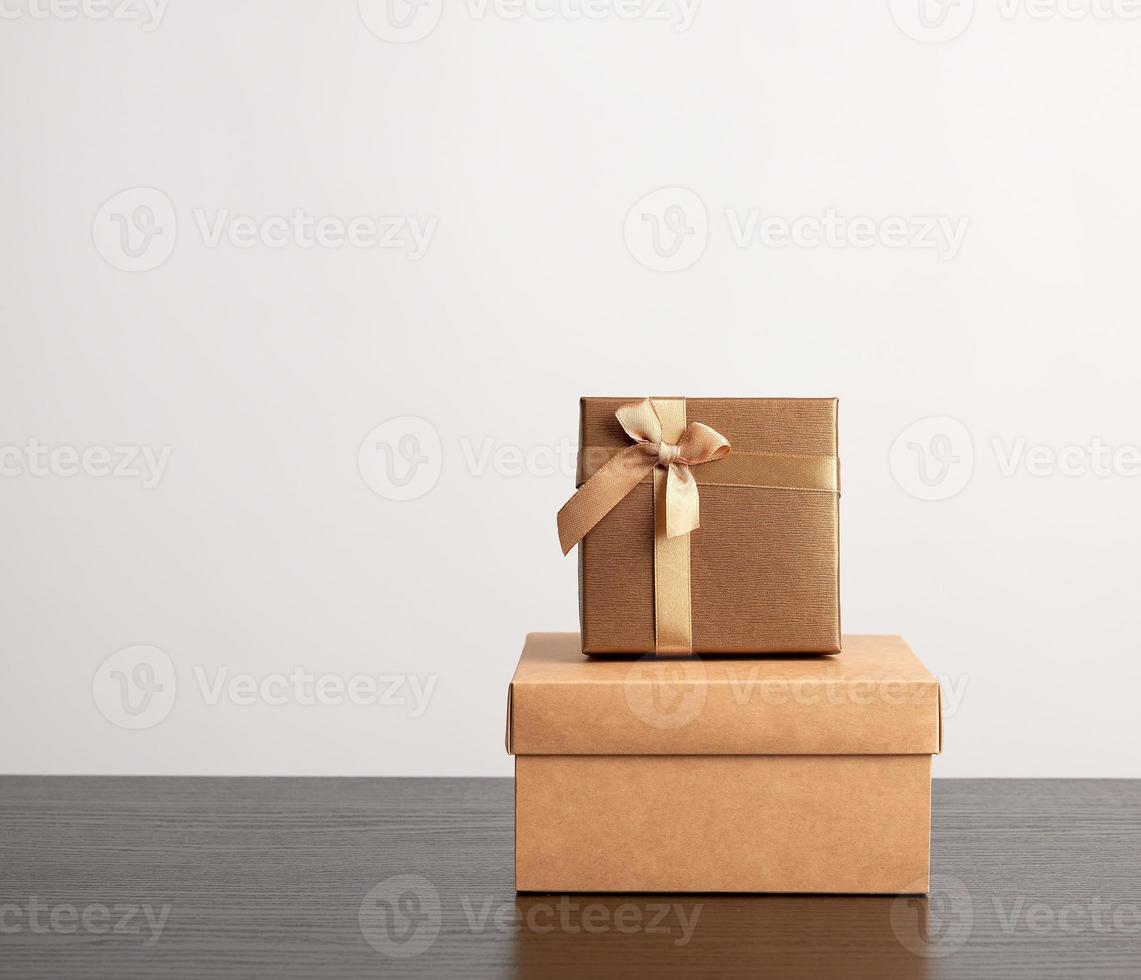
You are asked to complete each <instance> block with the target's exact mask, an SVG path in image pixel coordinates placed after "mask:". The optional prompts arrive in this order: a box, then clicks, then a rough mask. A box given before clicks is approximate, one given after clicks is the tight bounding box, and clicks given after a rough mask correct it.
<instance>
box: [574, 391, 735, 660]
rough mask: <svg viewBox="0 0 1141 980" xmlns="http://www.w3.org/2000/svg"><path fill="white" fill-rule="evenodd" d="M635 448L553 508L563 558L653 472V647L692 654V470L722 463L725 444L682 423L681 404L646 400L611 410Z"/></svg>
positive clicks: (695, 500)
mask: <svg viewBox="0 0 1141 980" xmlns="http://www.w3.org/2000/svg"><path fill="white" fill-rule="evenodd" d="M614 414H615V416H616V417H617V419H618V422H619V424H620V425H621V426H622V428H623V429H624V430H625V432H626V435H628V436H629V437H630V438H631V439H633V440H634V445H632V446H627V447H626V448H625V449H622V450H619V451H618V452H617V453H616V454H614V455H613V456H611V457H610V459H608V460H607V461H606V462H605V463H603V464H602V465H601V466H600V467H599V468H598V470H597V471H596V472H594V473H593V474H592V475H591V476H590V478H589V479H587V480H586V482H585V483H583V485H582V486H581V487H579V489H578V492H577V493H575V495H574V496H573V497H571V499H570V500H568V501H567V502H566V504H564V505H563V508H562V510H560V511H559V517H558V525H559V543H560V544H561V545H562V549H563V554H564V555H565V554H566V553H567V552H568V551H570V550H571V548H573V547H574V546H575V545H576V544H578V543H579V541H581V540H582V539H583V538H584V537H585V536H586V534H587V533H588V532H589V531H590V529H591V528H593V527H594V525H595V524H597V523H598V522H599V521H600V520H602V518H603V517H605V516H606V515H607V514H609V513H610V511H611V510H613V509H614V508H615V507H616V506H617V505H618V503H619V501H621V500H622V499H623V498H624V497H625V496H626V495H627V494H628V493H629V492H630V491H631V490H633V489H634V487H636V486H637V485H638V484H639V483H641V482H642V480H644V479H645V478H646V477H647V476H649V475H650V473H651V472H652V473H653V475H654V649H655V651H656V652H657V654H658V655H659V656H688V655H689V654H690V653H692V652H693V616H692V611H691V607H690V591H689V532H690V531H693V530H695V529H696V528H698V527H700V526H701V511H700V500H699V496H698V492H697V483H696V481H695V480H694V479H693V474H691V473H690V471H689V468H690V467H691V466H697V465H699V464H701V463H710V462H712V461H714V460H718V459H722V458H724V457H725V456H726V455H728V453H729V440H728V439H726V438H725V437H724V436H723V435H721V433H719V432H716V431H715V430H713V429H711V428H710V427H709V426H707V425H703V424H702V423H700V422H694V423H692V424H691V425H686V421H685V399H683V398H662V399H658V401H657V403H655V402H654V401H652V400H651V399H649V398H643V399H642V400H641V401H640V402H630V403H629V404H626V405H622V406H620V407H619V408H618V410H617V411H616V412H615V413H614Z"/></svg>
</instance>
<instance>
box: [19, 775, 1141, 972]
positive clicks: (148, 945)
mask: <svg viewBox="0 0 1141 980" xmlns="http://www.w3.org/2000/svg"><path fill="white" fill-rule="evenodd" d="M511 808H512V782H511V781H510V780H506V779H498V780H496V779H420V780H413V779H187V778H71V777H65V778H41V777H3V778H0V975H2V976H6V977H9V976H10V977H28V978H37V977H84V978H102V977H168V976H179V977H202V978H221V977H254V976H264V977H334V978H336V977H404V976H408V977H433V978H437V977H448V976H457V977H510V976H522V977H551V976H555V977H559V976H567V977H572V976H573V977H605V976H647V977H650V976H653V977H667V976H674V975H677V976H703V975H705V976H724V977H736V976H740V977H868V978H872V977H875V978H893V977H908V978H914V977H933V978H939V977H956V978H958V977H987V978H1002V977H1025V978H1051V977H1066V978H1070V977H1121V978H1131V980H1132V978H1137V977H1141V782H1135V781H1113V780H1106V781H1103V780H952V781H942V782H940V781H936V784H935V789H934V814H935V816H934V854H933V874H934V882H933V889H932V894H931V895H930V897H928V898H926V899H916V898H900V899H892V898H875V897H860V896H851V897H846V896H845V897H816V896H801V897H790V896H748V897H741V896H733V897H729V896H710V895H678V896H660V895H655V896H641V897H639V896H634V895H569V896H567V895H525V896H516V895H515V893H514V891H513V883H512V809H511Z"/></svg>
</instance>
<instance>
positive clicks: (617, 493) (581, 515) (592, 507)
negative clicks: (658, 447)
mask: <svg viewBox="0 0 1141 980" xmlns="http://www.w3.org/2000/svg"><path fill="white" fill-rule="evenodd" d="M656 463H657V459H656V457H654V456H650V455H649V454H647V452H646V451H645V449H644V448H643V447H642V446H640V445H634V446H627V447H626V448H625V449H623V450H622V451H621V452H620V453H618V454H617V455H616V456H614V457H613V458H612V459H611V460H610V461H609V462H607V463H606V465H605V466H603V467H602V468H601V469H600V470H598V472H597V473H595V474H594V476H592V477H591V478H590V479H589V480H587V481H586V483H584V484H583V485H582V486H581V487H579V488H578V490H577V492H576V493H575V495H574V496H573V497H571V499H570V500H568V501H567V502H566V503H565V504H563V507H562V510H560V511H559V516H558V526H559V544H560V545H561V546H562V549H563V554H564V555H565V554H567V552H569V551H570V550H571V548H573V547H574V546H575V545H576V544H578V543H579V542H580V541H581V540H582V539H583V538H584V537H586V535H587V533H588V532H589V531H590V529H591V528H593V527H594V525H595V524H597V523H598V522H599V521H600V520H602V518H604V517H605V516H606V515H607V514H609V513H610V512H611V511H612V510H613V509H614V508H615V507H616V506H618V503H619V502H620V501H621V500H622V499H623V498H624V497H625V496H626V495H627V494H628V493H629V492H630V491H631V490H633V489H634V487H636V486H637V485H638V484H639V483H641V482H642V480H644V479H645V478H646V475H647V474H648V473H649V472H650V470H652V469H653V468H654V465H655V464H656Z"/></svg>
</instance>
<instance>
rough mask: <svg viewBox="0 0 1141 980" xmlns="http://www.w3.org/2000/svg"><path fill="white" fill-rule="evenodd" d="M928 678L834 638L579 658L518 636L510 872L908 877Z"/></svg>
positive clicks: (899, 643) (819, 882) (692, 883)
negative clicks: (794, 650) (755, 653)
mask: <svg viewBox="0 0 1141 980" xmlns="http://www.w3.org/2000/svg"><path fill="white" fill-rule="evenodd" d="M941 747H942V720H941V713H940V692H939V685H938V683H937V681H936V680H935V678H934V677H933V676H932V675H931V674H930V673H929V672H928V671H927V669H926V668H925V667H924V666H923V665H922V664H921V663H920V662H919V660H918V658H917V657H916V656H915V655H914V654H913V653H912V652H911V650H910V649H908V647H907V645H906V644H905V643H904V642H903V640H902V639H900V638H899V637H893V636H846V637H845V638H844V655H843V656H842V657H836V658H831V657H817V658H805V657H789V658H771V657H768V658H755V659H748V660H747V659H741V658H720V659H709V658H702V659H688V660H657V659H652V658H641V659H635V658H626V659H617V658H605V659H589V658H584V657H583V656H582V654H581V652H580V643H579V637H578V635H577V634H574V633H533V634H531V635H529V636H528V638H527V642H526V646H525V647H524V650H523V655H522V657H521V659H520V661H519V665H518V668H517V669H516V672H515V676H514V679H513V680H512V682H511V687H510V691H509V697H508V724H507V748H508V751H509V752H510V753H511V754H513V755H514V756H515V796H516V809H515V878H516V887H517V889H518V890H519V891H524V892H526V891H562V892H814V893H856V894H859V893H867V894H871V893H878V894H899V893H924V892H926V891H927V886H928V874H929V853H930V825H931V756H932V755H933V754H935V753H938V752H939V751H941Z"/></svg>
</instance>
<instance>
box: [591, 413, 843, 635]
mask: <svg viewBox="0 0 1141 980" xmlns="http://www.w3.org/2000/svg"><path fill="white" fill-rule="evenodd" d="M632 400H633V399H630V398H583V399H582V400H581V424H580V450H579V464H578V476H577V485H578V486H580V487H581V486H582V484H583V483H585V482H586V480H587V479H588V478H589V477H590V476H591V475H593V473H594V472H596V471H597V470H598V469H599V468H600V467H601V466H602V465H603V464H604V463H605V461H606V460H607V459H608V458H611V457H613V456H614V455H615V454H616V453H618V452H619V451H621V450H623V449H625V448H627V447H629V446H630V445H631V440H630V437H629V436H628V435H627V433H626V432H625V431H624V430H623V428H622V426H621V425H620V424H619V422H618V420H617V418H616V417H615V414H614V413H615V410H616V409H617V408H618V407H619V406H621V405H624V404H627V403H629V402H631V401H632ZM657 401H658V400H657V399H655V402H657ZM661 401H662V402H665V401H671V402H674V403H675V404H676V403H677V402H681V403H682V406H683V407H682V412H683V415H684V420H685V422H686V423H691V422H701V423H704V424H705V425H707V426H710V427H712V428H713V429H715V430H716V431H717V432H718V433H720V434H721V435H723V436H724V437H725V438H726V439H727V440H728V441H729V443H730V445H731V451H730V453H729V455H728V456H726V457H725V458H724V459H718V460H715V461H712V462H707V463H704V464H702V465H695V466H692V467H691V468H690V470H689V472H690V473H691V474H692V477H693V479H694V480H695V481H696V483H697V486H698V489H699V493H700V521H701V525H700V527H699V528H698V529H696V530H694V531H692V532H691V533H690V534H689V535H688V538H689V576H688V578H689V582H688V588H689V600H690V607H691V610H692V612H691V619H692V622H691V630H692V650H691V652H693V653H719V654H738V655H740V654H754V653H838V652H840V646H841V644H840V591H839V547H840V542H839V462H838V458H837V432H836V417H837V400H836V399H835V398H687V399H684V400H682V399H669V400H666V399H662V400H661ZM658 469H659V470H660V469H661V467H658ZM806 473H808V474H810V477H809V478H806V477H805V475H804V474H806ZM820 473H824V474H826V475H827V478H826V479H824V480H821V479H820V478H819V477H818V475H817V474H820ZM655 493H656V491H655V484H654V481H653V479H652V478H647V479H646V480H644V481H643V482H641V483H639V484H638V485H637V486H635V487H634V489H633V490H632V491H631V492H630V493H629V494H628V495H627V496H625V497H624V498H623V499H622V500H621V501H620V502H619V503H618V504H617V506H615V507H614V509H613V510H611V511H610V512H609V513H608V514H606V516H605V517H603V518H602V520H601V521H599V522H598V524H596V525H595V526H594V527H593V528H592V529H591V530H590V531H589V533H587V534H586V536H585V537H584V538H583V539H582V540H581V542H580V544H579V612H580V622H581V629H582V651H583V652H584V653H588V654H620V653H647V652H653V651H654V650H655V648H656V646H657V643H656V623H655V615H656V612H655V610H656V598H655V595H656V593H655V520H656V518H655ZM657 507H658V509H659V510H660V509H661V504H660V501H659V503H658V504H657Z"/></svg>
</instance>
